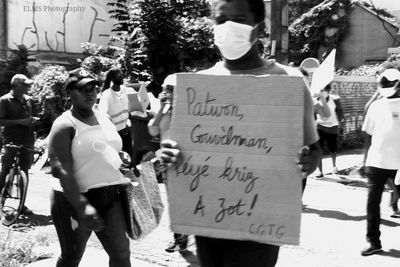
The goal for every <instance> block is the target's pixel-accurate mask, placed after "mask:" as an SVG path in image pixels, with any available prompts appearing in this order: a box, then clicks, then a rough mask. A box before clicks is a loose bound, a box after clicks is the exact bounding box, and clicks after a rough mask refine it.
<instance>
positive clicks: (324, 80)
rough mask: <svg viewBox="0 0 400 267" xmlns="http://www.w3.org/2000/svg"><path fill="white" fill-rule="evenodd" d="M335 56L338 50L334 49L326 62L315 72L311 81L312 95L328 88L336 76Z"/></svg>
mask: <svg viewBox="0 0 400 267" xmlns="http://www.w3.org/2000/svg"><path fill="white" fill-rule="evenodd" d="M335 56H336V49H333V50H332V51H331V53H330V54H329V56H327V57H326V58H325V60H324V62H322V63H321V65H320V66H319V67H318V68H317V69H316V70H315V72H314V74H313V77H312V80H311V93H312V94H316V93H319V91H320V90H321V89H323V88H324V87H325V86H327V85H328V84H329V83H330V82H331V81H332V80H333V77H334V75H335Z"/></svg>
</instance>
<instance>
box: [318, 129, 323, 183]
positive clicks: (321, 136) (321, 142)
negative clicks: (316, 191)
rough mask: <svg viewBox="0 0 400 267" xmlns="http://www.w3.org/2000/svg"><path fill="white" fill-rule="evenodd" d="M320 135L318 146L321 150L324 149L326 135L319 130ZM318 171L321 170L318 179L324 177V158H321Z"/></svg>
mask: <svg viewBox="0 0 400 267" xmlns="http://www.w3.org/2000/svg"><path fill="white" fill-rule="evenodd" d="M318 135H319V140H318V144H319V146H320V147H321V149H323V147H324V143H325V133H324V132H323V131H321V130H319V129H318ZM318 170H319V172H320V175H318V176H317V177H318V178H320V177H323V176H324V173H323V172H322V158H321V160H320V161H319V163H318Z"/></svg>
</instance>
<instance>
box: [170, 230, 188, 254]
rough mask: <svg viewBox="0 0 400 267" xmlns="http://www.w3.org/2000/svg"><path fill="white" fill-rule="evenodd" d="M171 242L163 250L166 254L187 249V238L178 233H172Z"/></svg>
mask: <svg viewBox="0 0 400 267" xmlns="http://www.w3.org/2000/svg"><path fill="white" fill-rule="evenodd" d="M173 238H174V239H173V240H172V241H171V242H170V243H169V244H168V247H167V248H166V249H165V251H166V252H170V253H171V252H174V251H184V250H186V249H187V245H188V241H189V236H188V235H185V234H180V233H174V236H173Z"/></svg>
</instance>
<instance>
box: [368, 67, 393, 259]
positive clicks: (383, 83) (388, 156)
mask: <svg viewBox="0 0 400 267" xmlns="http://www.w3.org/2000/svg"><path fill="white" fill-rule="evenodd" d="M399 83H400V71H398V70H397V69H396V68H387V69H386V68H384V69H383V72H382V73H380V74H379V75H378V76H377V85H378V92H379V95H380V96H381V98H380V99H378V100H375V101H374V102H372V103H371V104H370V105H369V106H368V107H367V112H366V115H365V119H364V124H363V126H362V131H363V132H364V133H365V142H364V145H365V155H364V162H363V165H364V166H366V168H365V172H366V175H367V177H368V200H367V235H366V239H367V243H368V245H367V247H366V248H365V249H363V250H362V251H361V255H362V256H368V255H372V254H375V253H378V252H380V251H381V250H382V244H381V240H380V235H381V232H380V230H379V225H380V221H381V216H380V203H381V200H382V193H383V190H384V187H385V183H386V182H387V181H388V180H392V181H393V180H394V178H395V176H396V174H397V172H398V169H399V167H400V140H399V137H398V136H399V134H398V133H399V131H400V90H399ZM397 189H399V186H397Z"/></svg>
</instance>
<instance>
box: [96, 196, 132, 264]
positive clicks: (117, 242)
mask: <svg viewBox="0 0 400 267" xmlns="http://www.w3.org/2000/svg"><path fill="white" fill-rule="evenodd" d="M124 216H125V215H124V211H123V208H122V203H121V201H120V200H119V199H116V200H115V201H114V202H113V204H112V205H111V207H110V208H108V209H107V210H105V211H104V212H101V217H102V218H103V219H104V223H105V228H104V230H103V231H100V232H96V235H97V237H98V238H99V240H100V242H101V244H102V245H103V247H104V249H105V251H106V252H107V254H108V255H109V257H110V262H109V265H110V267H130V266H131V262H130V249H129V238H128V236H127V234H126V231H127V225H126V219H125V217H124Z"/></svg>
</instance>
